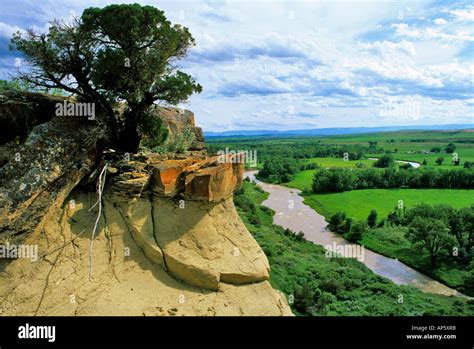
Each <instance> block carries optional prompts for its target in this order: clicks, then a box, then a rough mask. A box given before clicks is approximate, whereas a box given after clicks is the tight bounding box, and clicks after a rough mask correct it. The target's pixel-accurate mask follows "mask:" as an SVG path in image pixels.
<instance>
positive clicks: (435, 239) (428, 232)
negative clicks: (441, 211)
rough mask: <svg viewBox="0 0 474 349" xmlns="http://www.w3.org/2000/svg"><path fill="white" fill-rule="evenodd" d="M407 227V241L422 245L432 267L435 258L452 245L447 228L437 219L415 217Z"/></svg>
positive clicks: (434, 263)
mask: <svg viewBox="0 0 474 349" xmlns="http://www.w3.org/2000/svg"><path fill="white" fill-rule="evenodd" d="M408 227H409V230H408V233H407V238H408V240H410V242H411V243H413V244H418V243H420V244H422V245H423V247H424V248H425V249H426V250H427V251H428V252H429V254H430V257H431V266H432V267H435V265H436V258H437V257H438V256H439V255H441V253H443V252H446V250H447V249H448V248H449V247H452V245H453V242H454V241H453V238H452V236H451V235H450V230H449V228H448V227H447V226H446V225H445V224H444V222H443V221H441V220H439V219H434V218H426V217H415V218H414V219H413V221H412V222H411V223H410V225H409V226H408Z"/></svg>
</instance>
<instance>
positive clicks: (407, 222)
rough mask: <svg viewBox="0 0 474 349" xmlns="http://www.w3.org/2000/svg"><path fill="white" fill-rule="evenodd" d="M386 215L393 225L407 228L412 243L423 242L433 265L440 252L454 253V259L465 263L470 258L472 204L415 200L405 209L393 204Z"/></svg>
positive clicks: (473, 238) (473, 234)
mask: <svg viewBox="0 0 474 349" xmlns="http://www.w3.org/2000/svg"><path fill="white" fill-rule="evenodd" d="M387 219H388V221H389V222H390V223H393V224H394V225H399V226H405V227H408V228H409V231H408V234H407V238H408V239H409V240H410V241H411V242H412V243H414V244H415V243H418V242H421V243H422V244H423V246H424V247H425V248H426V250H427V251H428V252H429V254H430V257H431V261H432V264H433V266H434V265H435V264H436V258H437V257H438V256H439V255H440V254H443V253H448V254H449V255H451V256H452V255H453V253H454V255H455V256H456V257H458V258H456V261H458V262H460V263H463V264H465V265H467V264H469V263H470V262H471V261H472V259H473V254H472V252H473V251H472V248H473V246H474V205H473V206H471V207H465V208H460V209H456V208H453V207H451V206H448V205H436V206H431V205H427V204H418V205H416V206H415V207H413V208H411V209H409V210H406V209H403V208H398V207H397V208H396V209H395V210H394V211H393V212H392V213H391V214H389V216H388V217H387ZM453 248H454V250H453Z"/></svg>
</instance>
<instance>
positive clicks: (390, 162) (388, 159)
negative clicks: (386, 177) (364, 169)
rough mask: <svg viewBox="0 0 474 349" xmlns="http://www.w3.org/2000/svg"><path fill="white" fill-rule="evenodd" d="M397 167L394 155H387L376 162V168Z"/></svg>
mask: <svg viewBox="0 0 474 349" xmlns="http://www.w3.org/2000/svg"><path fill="white" fill-rule="evenodd" d="M392 166H395V159H394V158H393V156H392V155H389V154H385V155H383V156H382V157H380V158H379V159H377V161H375V162H374V167H381V168H386V167H392Z"/></svg>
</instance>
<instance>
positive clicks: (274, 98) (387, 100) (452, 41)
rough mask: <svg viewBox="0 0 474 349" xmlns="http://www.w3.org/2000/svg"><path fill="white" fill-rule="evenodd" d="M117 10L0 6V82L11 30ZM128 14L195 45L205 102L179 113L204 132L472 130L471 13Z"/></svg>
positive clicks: (242, 10)
mask: <svg viewBox="0 0 474 349" xmlns="http://www.w3.org/2000/svg"><path fill="white" fill-rule="evenodd" d="M126 2H127V1H105V0H89V1H86V0H69V1H62V0H41V1H37V0H14V1H12V0H0V78H6V77H7V76H8V74H11V73H13V72H14V71H15V69H14V62H15V61H14V58H15V56H14V55H13V54H12V53H10V52H8V42H9V39H10V38H11V35H12V34H13V32H15V31H16V30H25V29H27V28H31V27H33V28H35V29H37V30H38V31H45V30H47V28H48V21H50V20H52V19H53V18H65V19H67V18H69V17H70V16H71V15H80V14H81V13H82V11H83V9H85V8H87V7H91V6H96V7H102V6H105V5H107V4H111V3H126ZM130 2H132V3H133V2H138V3H142V4H147V5H153V6H156V7H159V8H160V9H162V10H164V11H165V13H166V15H167V17H168V18H169V19H170V20H171V21H172V22H173V23H181V24H183V25H185V26H187V27H188V28H189V29H190V31H191V32H192V34H193V36H194V37H195V39H196V43H197V46H196V47H194V48H193V49H191V50H190V52H189V55H188V57H187V58H186V59H185V60H183V61H182V62H181V63H180V64H181V67H182V70H184V71H186V72H188V73H191V74H192V75H193V76H195V77H196V79H197V80H198V81H199V82H200V83H201V84H202V85H203V87H204V91H203V93H201V94H200V95H196V96H193V97H191V98H190V100H189V102H188V103H186V104H184V105H182V107H184V108H186V109H190V110H192V111H194V112H195V114H196V121H197V124H198V125H200V126H203V127H204V129H205V130H206V131H227V130H236V129H247V130H250V129H274V130H287V129H307V128H319V127H354V126H384V125H423V124H426V125H428V124H451V123H473V122H474V96H473V83H474V30H473V28H474V6H473V5H472V3H471V2H469V1H386V0H378V1H377V0H372V1H337V0H336V1H334V0H333V1H276V0H271V1H270V0H269V1H262V0H253V1H250V0H249V1H247V0H228V1H147V0H143V1H137V0H135V1H130ZM387 111H388V112H387Z"/></svg>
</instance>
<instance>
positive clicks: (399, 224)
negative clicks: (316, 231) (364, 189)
mask: <svg viewBox="0 0 474 349" xmlns="http://www.w3.org/2000/svg"><path fill="white" fill-rule="evenodd" d="M386 227H389V228H390V227H391V228H393V229H401V230H402V231H403V232H405V234H404V235H405V238H406V239H407V240H408V241H409V242H410V243H411V244H412V246H413V248H418V247H421V249H422V250H424V251H426V253H427V254H428V255H429V258H430V266H431V270H434V269H435V268H437V267H439V265H440V263H441V262H443V263H444V264H446V265H450V266H451V268H452V266H453V265H456V268H457V269H458V270H465V271H466V272H467V274H466V275H467V276H465V278H464V283H463V285H462V289H463V291H464V292H466V293H468V294H473V293H474V261H473V260H474V248H473V247H474V205H472V206H471V207H465V208H459V209H457V208H453V207H451V206H448V205H435V206H431V205H427V204H418V205H416V206H414V207H413V208H411V209H406V208H404V207H402V208H399V207H396V208H395V209H394V211H393V212H391V213H390V214H389V215H388V216H387V217H386V218H385V219H384V220H381V221H380V222H378V221H377V211H376V210H372V211H371V212H370V214H369V216H368V217H367V220H366V221H360V220H355V219H352V218H350V217H348V216H347V215H346V214H345V213H344V212H337V213H336V214H334V215H333V216H331V218H330V220H329V225H328V228H329V229H330V230H331V231H333V232H336V233H339V234H341V235H343V236H344V238H346V239H347V240H349V241H353V242H360V241H361V240H362V238H363V236H364V233H366V232H367V231H368V229H381V228H382V229H383V228H386Z"/></svg>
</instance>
